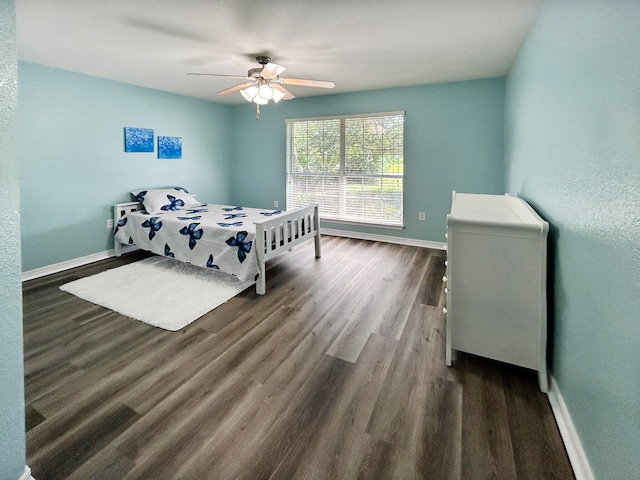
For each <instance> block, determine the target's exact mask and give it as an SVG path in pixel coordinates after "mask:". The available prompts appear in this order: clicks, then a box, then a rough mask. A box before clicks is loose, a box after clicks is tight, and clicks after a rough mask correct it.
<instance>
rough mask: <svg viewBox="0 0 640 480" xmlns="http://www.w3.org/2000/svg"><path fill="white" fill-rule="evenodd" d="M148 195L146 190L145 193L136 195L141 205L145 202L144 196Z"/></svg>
mask: <svg viewBox="0 0 640 480" xmlns="http://www.w3.org/2000/svg"><path fill="white" fill-rule="evenodd" d="M146 194H147V191H146V190H143V191H141V192H139V193H138V194H137V195H136V200H137V201H139V202H140V203H142V202H144V196H145V195H146Z"/></svg>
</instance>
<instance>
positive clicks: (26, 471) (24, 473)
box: [18, 465, 35, 480]
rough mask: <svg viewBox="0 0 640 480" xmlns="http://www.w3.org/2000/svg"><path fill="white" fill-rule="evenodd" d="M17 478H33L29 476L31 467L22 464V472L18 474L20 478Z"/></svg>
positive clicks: (25, 479)
mask: <svg viewBox="0 0 640 480" xmlns="http://www.w3.org/2000/svg"><path fill="white" fill-rule="evenodd" d="M18 480H35V479H34V478H33V477H32V476H31V469H30V468H29V467H28V466H26V465H25V466H24V472H22V475H20V478H19V479H18Z"/></svg>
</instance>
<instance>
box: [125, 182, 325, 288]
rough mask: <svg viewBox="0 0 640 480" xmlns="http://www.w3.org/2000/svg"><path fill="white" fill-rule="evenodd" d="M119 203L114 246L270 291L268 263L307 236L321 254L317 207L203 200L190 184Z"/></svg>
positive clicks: (146, 192)
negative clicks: (232, 277) (250, 205)
mask: <svg viewBox="0 0 640 480" xmlns="http://www.w3.org/2000/svg"><path fill="white" fill-rule="evenodd" d="M131 193H132V194H133V196H134V197H136V200H137V201H134V202H127V203H118V204H116V205H114V207H113V208H114V212H113V214H114V250H115V254H116V256H120V255H121V253H122V246H123V245H131V246H135V247H137V248H141V249H143V250H147V251H149V252H152V253H155V254H158V255H164V256H167V257H171V258H174V259H176V260H179V261H182V262H186V263H190V264H192V265H196V266H199V267H203V268H213V269H217V270H221V271H223V272H226V273H230V274H233V275H235V276H236V277H238V278H239V279H240V280H243V281H253V280H255V281H256V293H258V294H259V295H264V293H265V292H266V278H265V271H266V270H265V262H266V261H267V260H269V259H271V258H273V257H275V256H277V255H279V254H280V253H282V252H284V251H286V250H291V249H292V248H293V247H294V246H296V245H298V244H299V243H302V242H304V241H307V240H314V242H315V255H316V257H320V225H319V217H318V206H317V205H310V206H307V207H303V208H299V209H296V210H291V211H286V212H285V211H280V210H270V209H256V208H248V207H239V206H229V205H212V204H203V203H200V202H199V201H197V200H196V199H195V196H193V195H191V194H189V193H188V192H187V191H186V190H185V189H183V188H180V187H177V188H169V189H153V190H142V191H136V192H131Z"/></svg>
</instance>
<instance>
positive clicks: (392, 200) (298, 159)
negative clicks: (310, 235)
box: [287, 112, 404, 227]
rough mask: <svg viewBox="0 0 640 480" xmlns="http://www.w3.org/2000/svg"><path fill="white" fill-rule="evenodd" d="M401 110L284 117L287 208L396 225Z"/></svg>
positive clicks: (399, 214)
mask: <svg viewBox="0 0 640 480" xmlns="http://www.w3.org/2000/svg"><path fill="white" fill-rule="evenodd" d="M403 135H404V112H393V113H378V114H370V115H361V116H339V117H321V118H311V119H293V120H287V208H298V207H302V206H304V205H308V204H310V203H317V204H318V205H319V207H320V218H322V219H324V220H337V221H344V222H350V223H351V222H353V223H367V224H375V225H384V226H391V227H402V223H403V219H402V189H403V171H404V170H403V157H404V156H403Z"/></svg>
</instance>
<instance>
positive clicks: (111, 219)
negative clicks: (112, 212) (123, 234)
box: [107, 218, 113, 228]
mask: <svg viewBox="0 0 640 480" xmlns="http://www.w3.org/2000/svg"><path fill="white" fill-rule="evenodd" d="M107 228H113V218H110V219H108V220H107Z"/></svg>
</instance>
